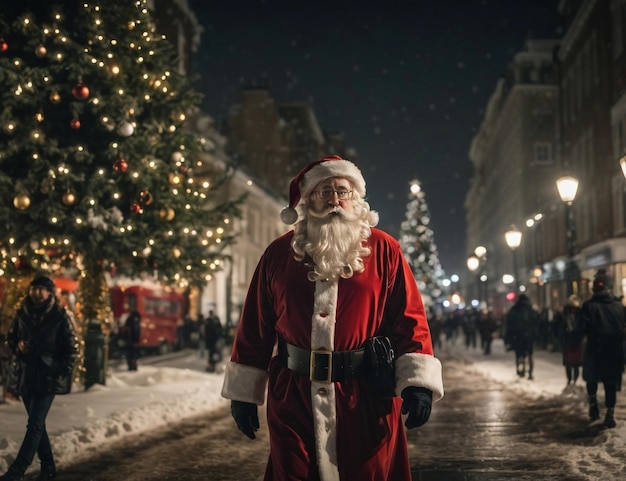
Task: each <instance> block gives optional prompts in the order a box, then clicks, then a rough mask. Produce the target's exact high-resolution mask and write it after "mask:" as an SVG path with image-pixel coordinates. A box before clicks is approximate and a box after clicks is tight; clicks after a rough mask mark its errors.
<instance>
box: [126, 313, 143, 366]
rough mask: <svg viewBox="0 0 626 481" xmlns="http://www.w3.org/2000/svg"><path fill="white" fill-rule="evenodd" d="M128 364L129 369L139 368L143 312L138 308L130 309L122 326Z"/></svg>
mask: <svg viewBox="0 0 626 481" xmlns="http://www.w3.org/2000/svg"><path fill="white" fill-rule="evenodd" d="M122 336H123V338H124V350H125V353H126V365H127V366H128V370H129V371H136V370H137V358H138V357H139V355H138V353H137V343H138V342H139V341H140V339H141V314H139V312H138V311H137V310H136V309H133V310H132V311H130V313H129V314H128V316H127V317H126V321H125V322H124V325H123V326H122Z"/></svg>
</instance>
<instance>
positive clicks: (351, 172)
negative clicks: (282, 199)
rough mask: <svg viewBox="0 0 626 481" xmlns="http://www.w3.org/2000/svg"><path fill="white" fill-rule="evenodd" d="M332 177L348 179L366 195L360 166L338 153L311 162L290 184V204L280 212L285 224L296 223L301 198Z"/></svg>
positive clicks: (357, 189)
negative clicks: (297, 208)
mask: <svg viewBox="0 0 626 481" xmlns="http://www.w3.org/2000/svg"><path fill="white" fill-rule="evenodd" d="M331 177H343V178H345V179H348V180H349V181H350V183H351V184H352V186H353V188H354V189H355V190H356V191H357V192H358V193H359V195H360V196H361V197H365V179H364V178H363V174H361V171H360V170H359V168H358V167H357V166H356V165H354V164H353V163H352V162H350V161H349V160H346V159H342V158H341V157H339V156H338V155H331V156H329V157H323V158H321V159H319V160H316V161H315V162H311V163H310V164H309V165H307V166H306V167H305V168H304V169H302V170H301V171H300V172H298V175H296V176H295V177H294V179H293V180H292V181H291V184H289V206H288V207H285V208H284V209H283V210H282V211H281V212H280V219H281V220H282V221H283V222H284V223H285V224H295V222H296V221H297V220H298V212H297V211H296V207H297V206H298V204H299V203H300V201H301V199H306V198H307V197H308V196H309V195H310V194H311V191H312V190H313V189H314V188H315V186H316V185H317V184H319V183H320V182H322V181H323V180H326V179H329V178H331Z"/></svg>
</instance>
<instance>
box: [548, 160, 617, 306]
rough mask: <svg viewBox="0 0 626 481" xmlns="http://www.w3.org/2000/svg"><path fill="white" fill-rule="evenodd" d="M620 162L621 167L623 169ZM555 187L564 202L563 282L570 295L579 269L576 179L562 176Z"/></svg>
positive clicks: (573, 290)
mask: <svg viewBox="0 0 626 481" xmlns="http://www.w3.org/2000/svg"><path fill="white" fill-rule="evenodd" d="M624 168H625V167H624V164H623V163H622V169H624ZM556 188H557V190H558V191H559V197H561V200H562V201H563V202H564V203H565V229H566V231H567V260H566V263H565V273H564V277H565V283H566V285H567V295H568V297H569V296H571V295H572V294H574V293H575V292H576V290H577V289H576V288H575V286H577V285H578V279H579V277H580V270H579V269H578V265H577V264H576V262H575V261H574V255H575V253H576V252H575V251H576V223H575V222H574V212H573V210H572V204H573V203H574V199H576V193H577V192H578V179H576V178H575V177H571V176H564V177H561V178H559V179H558V180H557V181H556Z"/></svg>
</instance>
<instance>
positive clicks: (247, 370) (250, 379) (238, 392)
mask: <svg viewBox="0 0 626 481" xmlns="http://www.w3.org/2000/svg"><path fill="white" fill-rule="evenodd" d="M267 378H268V373H267V371H263V370H262V369H258V368H256V367H252V366H246V365H245V364H238V363H236V362H232V361H229V362H228V364H227V365H226V372H225V373H224V384H223V385H222V397H225V398H226V399H232V400H235V401H244V402H249V403H254V404H257V405H259V406H261V405H262V404H263V403H264V402H265V389H266V387H267Z"/></svg>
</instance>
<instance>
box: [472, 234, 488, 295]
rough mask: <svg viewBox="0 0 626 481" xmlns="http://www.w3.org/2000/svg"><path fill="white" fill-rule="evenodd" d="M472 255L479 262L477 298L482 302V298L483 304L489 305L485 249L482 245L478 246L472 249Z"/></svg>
mask: <svg viewBox="0 0 626 481" xmlns="http://www.w3.org/2000/svg"><path fill="white" fill-rule="evenodd" d="M474 255H475V256H476V257H478V260H479V261H480V264H479V267H480V269H479V271H478V278H479V280H480V284H479V285H480V289H479V293H478V297H479V298H480V301H481V302H482V300H483V298H484V299H485V304H489V284H488V280H489V278H488V275H487V248H486V247H485V246H484V245H478V246H476V248H475V249H474Z"/></svg>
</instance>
